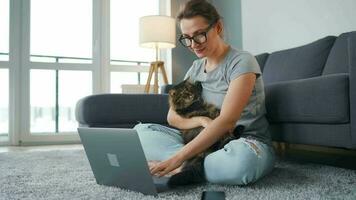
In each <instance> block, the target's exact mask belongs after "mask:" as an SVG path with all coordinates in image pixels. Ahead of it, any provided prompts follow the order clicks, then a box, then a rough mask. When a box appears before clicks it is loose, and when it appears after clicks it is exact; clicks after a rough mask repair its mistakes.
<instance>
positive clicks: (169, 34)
mask: <svg viewBox="0 0 356 200" xmlns="http://www.w3.org/2000/svg"><path fill="white" fill-rule="evenodd" d="M139 28H140V31H139V32H140V46H141V47H145V48H153V49H155V50H156V61H154V62H151V65H150V69H149V74H148V79H147V83H146V87H145V93H149V91H150V86H151V79H152V76H153V75H154V86H153V87H154V93H156V94H157V93H158V71H159V70H161V72H162V76H163V81H164V83H165V84H168V78H167V73H166V70H165V68H164V62H163V61H160V60H159V58H158V55H159V53H158V51H159V50H160V49H170V48H174V47H175V46H176V23H175V19H174V18H172V17H169V16H163V15H150V16H144V17H141V18H140V26H139Z"/></svg>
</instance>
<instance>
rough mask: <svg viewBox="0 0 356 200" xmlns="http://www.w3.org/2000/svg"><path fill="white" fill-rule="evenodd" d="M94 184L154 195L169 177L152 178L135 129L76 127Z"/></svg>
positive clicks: (161, 188) (160, 189) (163, 186)
mask: <svg viewBox="0 0 356 200" xmlns="http://www.w3.org/2000/svg"><path fill="white" fill-rule="evenodd" d="M78 132H79V136H80V139H81V141H82V144H83V146H84V150H85V153H86V155H87V157H88V160H89V163H90V166H91V169H92V171H93V174H94V177H95V179H96V182H97V183H98V184H100V185H107V186H115V187H119V188H122V189H128V190H133V191H137V192H141V193H143V194H146V195H153V196H158V193H159V192H163V191H167V190H169V189H170V188H169V187H168V184H167V182H168V179H169V177H156V176H152V175H151V173H150V171H149V167H148V164H147V160H146V157H145V155H144V152H143V149H142V146H141V142H140V139H139V137H138V134H137V132H136V130H134V129H124V128H78Z"/></svg>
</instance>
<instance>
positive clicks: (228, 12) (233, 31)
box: [209, 0, 242, 49]
mask: <svg viewBox="0 0 356 200" xmlns="http://www.w3.org/2000/svg"><path fill="white" fill-rule="evenodd" d="M209 2H211V3H212V4H213V5H214V6H215V7H216V9H217V11H218V12H219V14H220V15H221V16H222V17H223V22H224V29H225V30H224V39H225V41H226V42H228V43H229V44H231V45H232V46H233V47H235V48H239V49H240V48H242V24H241V1H240V0H210V1H209Z"/></svg>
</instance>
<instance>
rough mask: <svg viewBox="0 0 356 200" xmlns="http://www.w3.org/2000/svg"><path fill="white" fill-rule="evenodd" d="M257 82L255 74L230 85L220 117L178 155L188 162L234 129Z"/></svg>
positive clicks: (237, 79) (248, 74)
mask: <svg viewBox="0 0 356 200" xmlns="http://www.w3.org/2000/svg"><path fill="white" fill-rule="evenodd" d="M255 81H256V75H255V74H254V73H246V74H243V75H241V76H239V77H238V78H236V79H234V80H233V81H232V82H231V83H230V85H229V89H228V91H227V94H226V96H225V99H224V102H223V104H222V107H221V112H220V115H219V117H217V118H216V119H215V120H213V121H212V122H211V123H210V124H209V125H208V127H207V128H205V129H204V130H203V131H202V132H201V133H200V134H199V135H198V136H197V137H196V138H194V139H193V140H192V141H191V142H190V143H188V144H187V145H186V146H185V147H184V148H183V149H182V150H181V151H180V152H178V155H179V156H181V157H182V158H183V159H184V160H187V159H189V158H191V157H193V156H195V155H197V154H199V153H201V152H203V151H204V150H205V149H207V148H208V147H210V146H211V145H212V144H214V143H215V142H216V141H217V140H219V138H221V137H222V136H223V135H224V134H226V133H227V132H228V131H229V130H231V129H233V128H234V126H235V125H236V122H237V121H238V120H239V118H240V115H241V113H242V111H243V109H244V107H245V106H246V105H247V103H248V100H249V98H250V96H251V94H252V90H253V87H254V85H255Z"/></svg>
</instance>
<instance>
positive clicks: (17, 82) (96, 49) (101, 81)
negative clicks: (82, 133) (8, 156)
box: [0, 0, 172, 145]
mask: <svg viewBox="0 0 356 200" xmlns="http://www.w3.org/2000/svg"><path fill="white" fill-rule="evenodd" d="M92 2H93V18H92V23H93V24H92V28H93V30H92V31H93V32H92V63H59V64H58V63H44V62H33V61H30V5H31V1H30V0H17V1H10V34H9V40H10V41H9V61H0V68H7V69H9V87H10V90H9V142H6V143H3V142H2V143H1V142H0V145H45V144H72V143H80V138H79V136H78V134H77V132H76V131H75V132H67V133H62V132H61V133H60V134H55V135H54V134H53V133H42V134H37V133H36V135H33V134H31V133H30V117H31V116H30V115H31V113H30V70H31V69H52V70H79V71H91V72H92V93H93V94H99V93H109V92H110V73H111V72H129V71H135V72H148V69H149V67H148V65H147V66H136V67H135V69H133V66H132V65H130V66H125V65H112V64H110V0H92ZM159 11H160V14H165V15H170V1H166V0H159ZM160 54H161V58H163V60H164V61H165V63H166V70H167V72H168V79H169V81H170V82H171V79H172V78H171V77H172V74H171V71H172V70H171V66H172V65H171V59H170V58H171V50H162V51H161V52H160ZM100 66H102V67H100Z"/></svg>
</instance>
